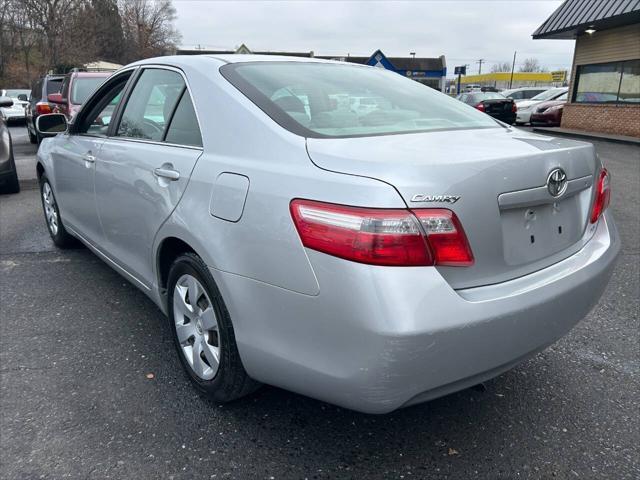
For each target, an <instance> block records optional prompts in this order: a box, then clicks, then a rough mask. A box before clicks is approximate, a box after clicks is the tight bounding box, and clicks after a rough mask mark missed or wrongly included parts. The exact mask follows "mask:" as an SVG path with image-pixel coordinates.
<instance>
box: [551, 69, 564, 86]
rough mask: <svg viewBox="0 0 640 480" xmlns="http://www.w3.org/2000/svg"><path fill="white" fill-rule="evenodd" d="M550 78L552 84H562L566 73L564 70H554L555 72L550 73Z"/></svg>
mask: <svg viewBox="0 0 640 480" xmlns="http://www.w3.org/2000/svg"><path fill="white" fill-rule="evenodd" d="M551 78H552V79H553V81H554V82H558V83H560V82H564V81H565V79H566V78H567V71H566V70H556V71H555V72H551Z"/></svg>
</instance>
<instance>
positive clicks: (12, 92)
mask: <svg viewBox="0 0 640 480" xmlns="http://www.w3.org/2000/svg"><path fill="white" fill-rule="evenodd" d="M5 95H6V96H7V97H11V98H13V99H16V100H17V99H18V95H26V96H27V98H29V95H31V90H22V89H14V90H5Z"/></svg>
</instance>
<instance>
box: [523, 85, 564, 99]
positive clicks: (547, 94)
mask: <svg viewBox="0 0 640 480" xmlns="http://www.w3.org/2000/svg"><path fill="white" fill-rule="evenodd" d="M563 91H564V89H562V88H551V89H549V90H545V91H544V92H542V93H539V94H538V95H536V96H535V97H533V98H532V99H531V100H534V101H538V100H540V101H542V100H549V99H550V98H554V97H555V96H557V95H558V94H560V93H561V92H563Z"/></svg>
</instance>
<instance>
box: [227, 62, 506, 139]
mask: <svg viewBox="0 0 640 480" xmlns="http://www.w3.org/2000/svg"><path fill="white" fill-rule="evenodd" d="M220 72H221V73H222V75H223V76H224V77H225V78H226V79H227V80H229V81H230V82H231V83H232V84H233V85H234V86H235V87H236V88H238V89H239V90H240V91H241V92H242V93H243V94H244V95H246V96H247V97H248V98H249V99H250V100H252V101H253V102H254V103H255V104H256V105H257V106H258V107H260V108H261V109H262V110H263V111H264V112H265V113H267V115H269V116H270V117H271V118H272V119H273V120H275V121H276V122H278V123H279V124H280V125H281V126H283V127H284V128H286V129H288V130H289V131H291V132H293V133H296V134H298V135H302V136H305V137H315V138H323V137H329V138H339V137H355V136H371V135H386V134H395V133H409V132H424V131H430V130H453V129H469V128H492V127H493V128H496V127H498V125H497V124H496V122H495V121H494V120H493V119H492V118H491V117H489V116H487V115H485V114H483V113H481V112H479V111H477V110H475V109H473V108H469V106H468V105H465V104H464V103H462V102H458V101H457V100H455V99H453V98H450V97H448V96H447V95H444V94H442V93H440V92H438V91H436V90H433V89H432V88H430V87H427V86H425V85H422V84H420V83H418V82H415V81H413V80H409V79H407V78H404V77H402V76H401V75H398V74H397V73H393V72H388V71H386V70H384V69H379V68H375V67H361V66H354V65H348V64H335V63H305V62H252V63H236V64H227V65H225V66H223V67H222V68H221V69H220Z"/></svg>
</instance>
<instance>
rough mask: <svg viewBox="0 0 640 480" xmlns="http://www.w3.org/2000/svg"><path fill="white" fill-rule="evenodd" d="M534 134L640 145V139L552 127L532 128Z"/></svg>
mask: <svg viewBox="0 0 640 480" xmlns="http://www.w3.org/2000/svg"><path fill="white" fill-rule="evenodd" d="M533 131H534V132H538V133H547V134H552V135H558V136H564V137H579V138H586V139H589V140H598V141H603V142H613V143H624V144H626V145H640V138H634V137H625V136H622V135H613V136H607V135H605V134H594V133H591V132H586V131H585V132H581V131H579V130H569V131H567V130H556V129H555V128H552V127H533Z"/></svg>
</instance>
